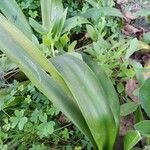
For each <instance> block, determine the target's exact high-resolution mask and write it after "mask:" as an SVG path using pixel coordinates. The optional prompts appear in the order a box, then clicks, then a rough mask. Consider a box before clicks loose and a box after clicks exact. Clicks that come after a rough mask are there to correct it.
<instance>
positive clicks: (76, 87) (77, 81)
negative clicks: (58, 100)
mask: <svg viewBox="0 0 150 150" xmlns="http://www.w3.org/2000/svg"><path fill="white" fill-rule="evenodd" d="M52 63H53V64H54V65H55V67H56V68H57V69H58V71H59V72H60V73H61V74H62V76H63V79H64V80H65V82H66V84H67V85H68V87H69V89H70V90H71V92H72V94H73V96H74V98H75V100H76V103H77V104H78V107H79V108H80V110H81V112H82V114H83V116H84V118H85V120H86V122H87V125H88V127H89V129H90V130H91V133H92V135H93V137H94V139H95V141H96V143H97V145H98V147H99V149H108V150H111V149H112V148H113V146H114V142H115V138H116V135H117V133H118V126H117V125H116V122H115V120H114V116H113V113H112V111H111V108H110V106H109V103H108V100H107V97H106V95H105V93H104V90H103V87H102V86H101V84H100V83H99V81H98V79H97V77H96V76H95V74H94V73H93V72H92V71H91V69H90V68H89V67H88V66H87V65H86V64H85V63H84V62H82V61H81V60H80V59H78V58H75V57H72V56H69V55H63V56H57V57H55V59H53V60H52ZM72 66H74V67H72ZM101 77H102V76H101ZM111 100H112V99H111ZM118 107H119V106H118ZM115 108H116V106H115ZM93 110H94V111H93ZM117 119H118V118H117ZM117 121H118V120H117ZM98 131H99V133H100V134H97V132H98ZM105 143H106V144H105Z"/></svg>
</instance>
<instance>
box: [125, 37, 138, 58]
mask: <svg viewBox="0 0 150 150" xmlns="http://www.w3.org/2000/svg"><path fill="white" fill-rule="evenodd" d="M138 44H139V42H138V40H137V39H136V38H134V39H133V40H131V42H130V47H129V48H128V49H127V51H126V55H125V58H126V59H128V58H129V57H130V56H131V55H132V54H133V53H134V52H136V51H138V50H139V49H138Z"/></svg>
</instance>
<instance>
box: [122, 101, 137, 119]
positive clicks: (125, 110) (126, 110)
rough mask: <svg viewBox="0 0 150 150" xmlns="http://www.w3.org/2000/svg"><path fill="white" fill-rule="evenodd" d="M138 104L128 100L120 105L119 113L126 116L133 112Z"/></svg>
mask: <svg viewBox="0 0 150 150" xmlns="http://www.w3.org/2000/svg"><path fill="white" fill-rule="evenodd" d="M138 106H139V104H137V103H134V102H128V103H125V104H123V105H121V107H120V110H121V112H120V115H121V116H127V115H129V114H131V113H133V112H135V111H136V110H137V108H138Z"/></svg>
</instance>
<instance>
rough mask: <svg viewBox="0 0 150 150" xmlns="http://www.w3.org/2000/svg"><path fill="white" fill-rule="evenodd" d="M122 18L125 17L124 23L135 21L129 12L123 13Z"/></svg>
mask: <svg viewBox="0 0 150 150" xmlns="http://www.w3.org/2000/svg"><path fill="white" fill-rule="evenodd" d="M124 16H125V19H126V21H128V20H135V19H136V17H135V16H134V15H133V14H132V13H131V12H130V11H127V12H125V13H124Z"/></svg>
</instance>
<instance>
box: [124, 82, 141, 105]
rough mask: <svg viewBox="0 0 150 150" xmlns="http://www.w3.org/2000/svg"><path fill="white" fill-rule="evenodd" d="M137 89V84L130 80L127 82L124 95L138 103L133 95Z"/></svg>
mask: <svg viewBox="0 0 150 150" xmlns="http://www.w3.org/2000/svg"><path fill="white" fill-rule="evenodd" d="M137 88H138V83H137V81H136V80H134V79H130V80H128V81H127V83H126V86H125V91H126V94H127V95H128V96H129V97H130V98H131V100H133V101H134V102H138V97H137V96H135V95H134V94H133V92H134V91H135V90H136V89H137Z"/></svg>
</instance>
